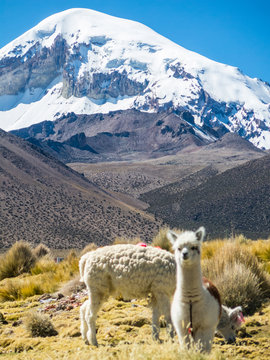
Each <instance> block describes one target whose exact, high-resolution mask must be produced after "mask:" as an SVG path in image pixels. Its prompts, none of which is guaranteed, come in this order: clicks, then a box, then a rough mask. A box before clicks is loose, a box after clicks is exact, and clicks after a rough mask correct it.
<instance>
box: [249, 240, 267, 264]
mask: <svg viewBox="0 0 270 360" xmlns="http://www.w3.org/2000/svg"><path fill="white" fill-rule="evenodd" d="M249 250H250V252H251V253H252V254H254V255H255V256H256V257H257V258H258V259H259V260H260V261H262V262H265V263H269V262H270V240H257V241H252V243H250V244H249Z"/></svg>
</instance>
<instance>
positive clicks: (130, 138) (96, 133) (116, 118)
mask: <svg viewBox="0 0 270 360" xmlns="http://www.w3.org/2000/svg"><path fill="white" fill-rule="evenodd" d="M78 132H79V133H78ZM12 133H13V134H15V135H17V136H20V137H23V138H25V139H27V140H29V141H31V142H32V143H34V144H36V145H38V146H40V147H42V148H43V149H44V150H45V151H47V152H49V153H50V154H51V155H53V156H55V157H57V158H58V159H60V160H61V161H64V162H98V161H112V160H113V161H116V160H134V159H136V160H138V159H139V158H140V159H148V158H156V157H160V156H164V155H168V154H175V153H177V152H178V151H180V150H182V149H184V148H186V147H188V146H189V147H192V146H193V147H194V148H196V147H198V146H202V145H206V144H209V143H210V142H211V141H213V140H214V139H215V136H218V135H219V134H221V131H220V132H219V133H217V132H216V131H215V130H213V129H208V128H207V127H204V126H203V127H200V126H197V125H195V124H194V118H193V117H192V115H191V114H190V113H189V112H187V111H183V112H182V113H180V112H178V114H176V113H175V112H168V111H167V112H161V113H158V114H155V113H146V112H140V111H138V110H134V109H133V110H124V111H115V112H110V113H109V114H93V115H76V114H74V113H68V114H67V115H63V116H61V117H60V118H59V119H57V120H55V121H44V122H41V123H39V124H35V125H32V126H30V127H28V128H24V129H19V130H13V131H12ZM251 146H252V145H251Z"/></svg>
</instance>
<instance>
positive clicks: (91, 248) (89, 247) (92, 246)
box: [80, 243, 97, 256]
mask: <svg viewBox="0 0 270 360" xmlns="http://www.w3.org/2000/svg"><path fill="white" fill-rule="evenodd" d="M96 249H97V245H96V244H95V243H90V244H88V245H86V246H85V247H84V248H83V249H82V251H81V253H80V256H83V255H84V254H86V253H88V252H89V251H94V250H96Z"/></svg>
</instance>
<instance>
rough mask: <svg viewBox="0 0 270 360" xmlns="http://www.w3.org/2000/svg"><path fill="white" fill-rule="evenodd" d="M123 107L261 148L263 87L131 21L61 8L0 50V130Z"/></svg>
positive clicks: (265, 118) (266, 106)
mask: <svg viewBox="0 0 270 360" xmlns="http://www.w3.org/2000/svg"><path fill="white" fill-rule="evenodd" d="M127 109H135V110H140V111H144V112H150V113H155V112H163V111H167V110H170V111H175V112H176V113H179V112H180V113H181V112H185V113H186V112H189V113H190V115H191V117H192V123H193V125H194V126H195V127H197V129H198V128H200V127H201V128H202V127H203V126H206V127H208V128H213V129H215V130H216V131H219V130H220V129H221V132H223V133H224V132H225V131H231V132H237V133H238V134H240V135H241V136H242V137H245V138H246V139H248V140H250V141H251V142H252V143H253V144H254V145H256V146H258V147H260V148H266V149H270V86H269V84H267V83H265V82H263V81H261V80H259V79H256V78H255V79H252V78H250V77H248V76H246V75H244V74H243V73H242V72H241V71H240V70H239V69H237V68H235V67H232V66H228V65H224V64H221V63H217V62H215V61H212V60H209V59H207V58H206V57H203V56H201V55H199V54H196V53H194V52H192V51H189V50H186V49H184V48H183V47H181V46H179V45H177V44H175V43H173V42H172V41H170V40H168V39H166V38H165V37H163V36H161V35H159V34H157V33H156V32H154V31H153V30H151V29H150V28H148V27H146V26H144V25H142V24H140V23H137V22H134V21H130V20H124V19H120V18H116V17H112V16H109V15H105V14H102V13H99V12H96V11H92V10H87V9H70V10H67V11H64V12H61V13H58V14H55V15H52V16H50V17H48V18H47V19H45V20H43V21H42V22H41V23H39V24H38V25H37V26H35V27H34V28H32V29H31V30H29V31H27V32H26V33H25V34H23V35H22V36H20V37H19V38H17V39H15V40H14V41H12V42H11V43H9V44H8V45H6V46H5V47H3V48H2V49H1V50H0V127H1V128H3V129H4V130H7V131H9V130H15V129H20V128H25V127H28V126H30V125H33V124H37V123H40V122H42V121H44V120H56V119H57V118H60V117H61V116H63V114H67V113H71V112H74V113H75V114H78V115H79V114H95V113H104V114H106V113H109V112H110V111H118V110H127ZM93 135H96V134H93ZM210 138H211V137H209V139H210Z"/></svg>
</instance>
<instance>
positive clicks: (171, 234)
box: [167, 230, 178, 245]
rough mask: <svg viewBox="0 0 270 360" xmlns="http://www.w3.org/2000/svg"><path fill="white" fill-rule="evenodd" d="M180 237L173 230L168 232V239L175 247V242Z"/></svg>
mask: <svg viewBox="0 0 270 360" xmlns="http://www.w3.org/2000/svg"><path fill="white" fill-rule="evenodd" d="M177 237H178V235H177V234H176V233H175V232H174V231H172V230H169V231H168V232H167V239H168V240H169V241H170V242H171V244H172V245H173V244H174V243H175V240H176V239H177Z"/></svg>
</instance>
